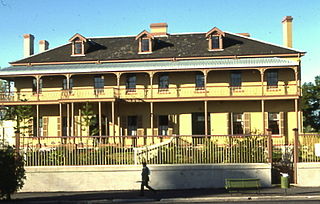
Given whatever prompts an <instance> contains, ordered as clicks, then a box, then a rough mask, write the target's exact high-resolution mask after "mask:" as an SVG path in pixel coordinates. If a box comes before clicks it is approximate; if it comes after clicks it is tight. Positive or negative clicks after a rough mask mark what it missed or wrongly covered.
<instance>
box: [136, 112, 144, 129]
mask: <svg viewBox="0 0 320 204" xmlns="http://www.w3.org/2000/svg"><path fill="white" fill-rule="evenodd" d="M137 128H143V126H142V115H138V116H137Z"/></svg>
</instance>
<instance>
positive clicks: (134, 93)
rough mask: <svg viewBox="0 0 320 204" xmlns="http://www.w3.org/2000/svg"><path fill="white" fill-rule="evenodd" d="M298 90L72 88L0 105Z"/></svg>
mask: <svg viewBox="0 0 320 204" xmlns="http://www.w3.org/2000/svg"><path fill="white" fill-rule="evenodd" d="M298 93H299V87H298V86H297V85H296V84H289V85H285V84H282V85H278V86H277V87H269V86H261V85H244V86H239V87H233V86H229V85H225V86H216V85H209V86H207V87H206V90H205V89H204V88H203V89H202V88H201V89H199V88H197V87H195V86H185V87H176V86H175V87H174V86H172V87H169V88H167V89H157V88H152V89H151V88H149V87H148V88H136V89H127V88H125V87H123V88H120V89H118V88H116V87H106V88H102V89H94V88H73V89H72V90H46V89H43V90H42V91H41V92H40V93H39V94H37V93H36V92H33V91H17V92H11V93H9V92H2V93H1V94H0V101H1V102H2V103H5V102H19V101H22V100H26V101H29V102H59V101H89V100H90V101H93V100H101V101H113V100H115V99H124V100H138V99H139V100H179V99H182V100H201V98H206V99H210V98H211V99H214V98H216V99H222V100H223V99H224V100H228V99H242V100H243V99H248V100H249V99H250V98H251V97H253V98H257V97H263V96H264V97H289V96H297V95H298Z"/></svg>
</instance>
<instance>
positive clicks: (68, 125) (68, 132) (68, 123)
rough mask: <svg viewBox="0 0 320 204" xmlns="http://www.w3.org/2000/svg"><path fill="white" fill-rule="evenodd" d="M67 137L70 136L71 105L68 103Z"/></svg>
mask: <svg viewBox="0 0 320 204" xmlns="http://www.w3.org/2000/svg"><path fill="white" fill-rule="evenodd" d="M62 125H63V123H62ZM67 136H70V104H69V103H67Z"/></svg>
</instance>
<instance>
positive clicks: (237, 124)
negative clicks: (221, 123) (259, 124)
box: [232, 113, 243, 135]
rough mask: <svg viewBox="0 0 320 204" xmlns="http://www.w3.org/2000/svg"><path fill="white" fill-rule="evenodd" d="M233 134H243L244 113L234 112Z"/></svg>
mask: <svg viewBox="0 0 320 204" xmlns="http://www.w3.org/2000/svg"><path fill="white" fill-rule="evenodd" d="M232 134H235V135H236V134H243V114H242V113H232Z"/></svg>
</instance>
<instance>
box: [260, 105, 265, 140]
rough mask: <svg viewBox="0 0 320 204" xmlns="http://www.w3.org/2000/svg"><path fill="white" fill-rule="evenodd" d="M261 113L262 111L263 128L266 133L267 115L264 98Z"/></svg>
mask: <svg viewBox="0 0 320 204" xmlns="http://www.w3.org/2000/svg"><path fill="white" fill-rule="evenodd" d="M261 113H262V129H263V134H264V135H265V134H266V124H265V121H266V118H265V117H266V116H265V110H264V100H261Z"/></svg>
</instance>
